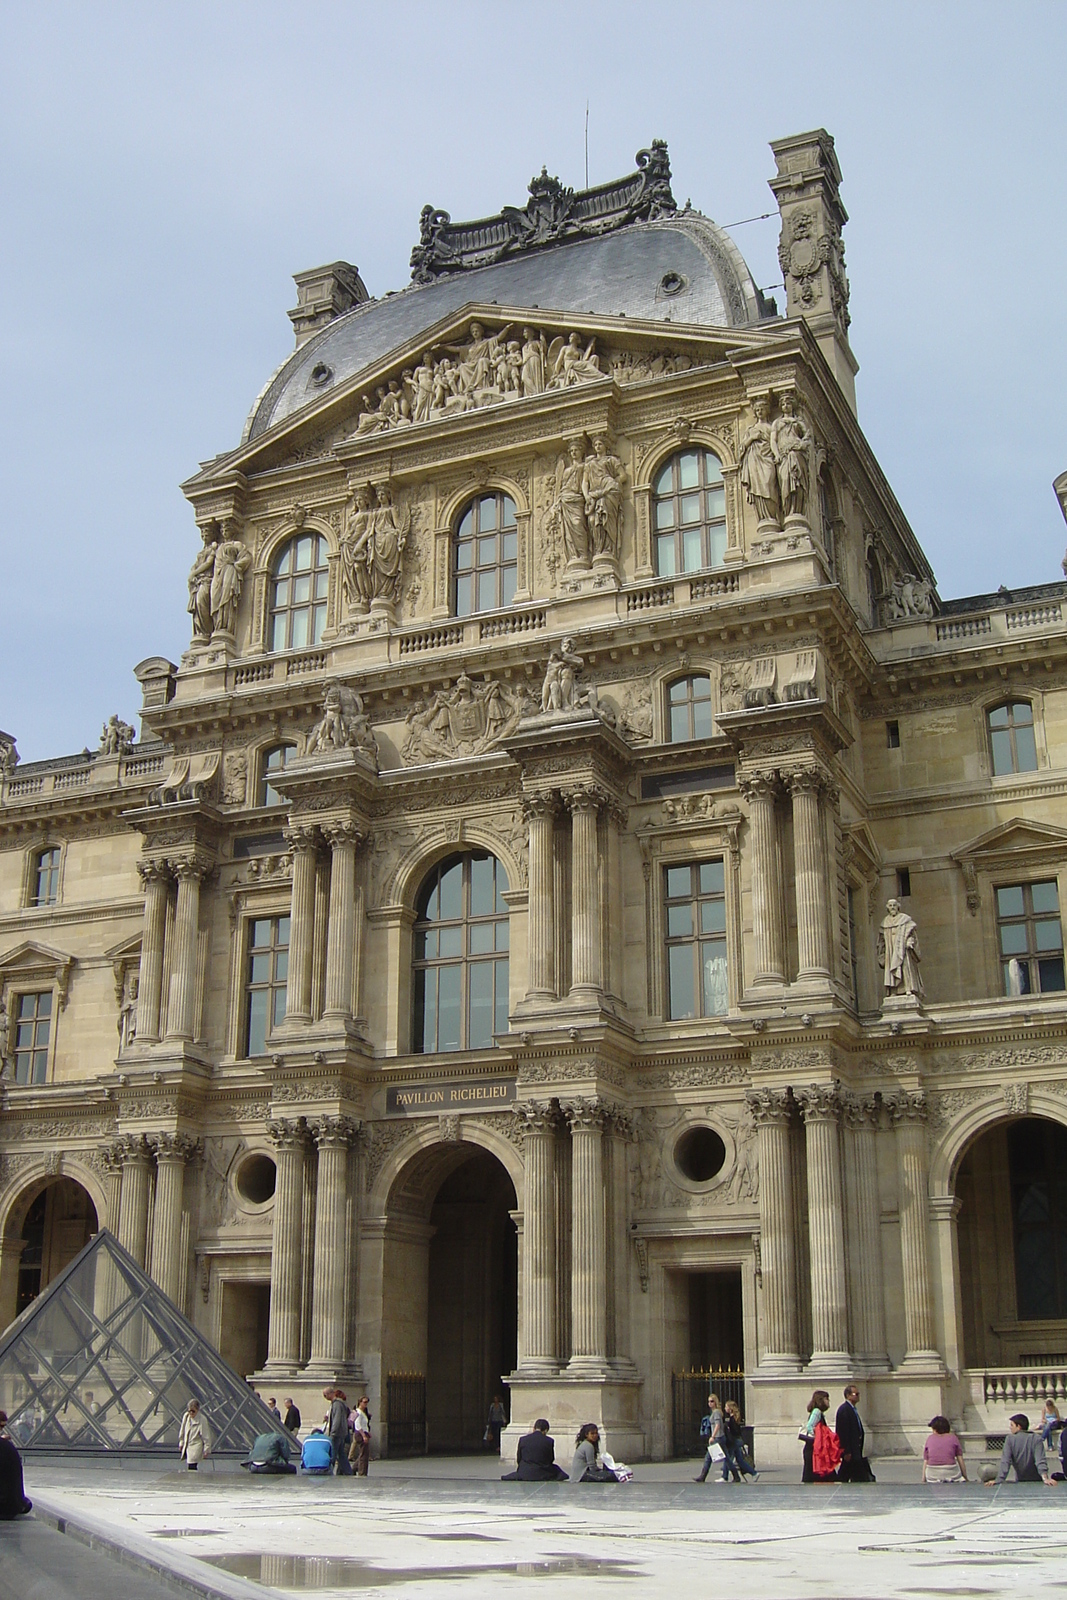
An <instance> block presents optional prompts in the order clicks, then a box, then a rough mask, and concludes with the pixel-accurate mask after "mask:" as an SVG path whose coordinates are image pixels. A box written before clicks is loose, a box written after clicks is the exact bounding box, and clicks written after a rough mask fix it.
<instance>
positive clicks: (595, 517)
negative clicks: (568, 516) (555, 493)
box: [582, 434, 626, 561]
mask: <svg viewBox="0 0 1067 1600" xmlns="http://www.w3.org/2000/svg"><path fill="white" fill-rule="evenodd" d="M625 481H626V469H625V468H624V467H623V464H622V462H621V461H620V460H619V458H618V456H613V455H612V454H611V452H610V451H609V450H608V442H607V440H606V439H605V438H604V436H603V434H597V436H596V438H595V439H594V440H593V454H592V455H591V456H587V457H586V459H585V463H584V471H583V473H582V494H583V496H584V498H585V519H586V526H587V527H588V529H589V539H590V544H591V546H592V554H593V559H594V561H595V560H596V559H597V557H598V556H601V557H607V558H608V559H610V560H614V559H615V558H616V557H617V556H618V554H619V516H620V514H621V511H622V486H623V484H624V482H625Z"/></svg>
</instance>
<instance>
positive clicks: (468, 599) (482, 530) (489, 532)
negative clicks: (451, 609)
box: [453, 493, 519, 617]
mask: <svg viewBox="0 0 1067 1600" xmlns="http://www.w3.org/2000/svg"><path fill="white" fill-rule="evenodd" d="M453 554H454V562H455V568H454V572H453V583H454V588H455V593H454V599H455V608H456V616H457V617H469V616H472V615H473V614H474V613H475V612H476V611H499V610H500V609H501V607H502V606H507V605H510V604H511V602H512V600H513V599H514V597H515V590H516V587H517V585H518V571H519V535H518V530H517V528H516V525H515V502H514V500H512V498H511V496H510V495H507V494H501V493H495V494H483V495H479V496H478V498H477V499H476V500H472V501H471V502H470V504H469V505H468V506H467V509H466V510H465V511H464V513H463V515H462V516H461V517H460V519H459V525H458V527H457V528H456V541H455V546H454V553H453Z"/></svg>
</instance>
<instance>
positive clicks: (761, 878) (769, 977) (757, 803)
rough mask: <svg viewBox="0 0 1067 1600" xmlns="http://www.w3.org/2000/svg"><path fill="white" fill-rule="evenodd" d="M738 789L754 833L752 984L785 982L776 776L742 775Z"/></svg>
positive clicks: (762, 773) (753, 773)
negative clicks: (775, 802) (754, 963)
mask: <svg viewBox="0 0 1067 1600" xmlns="http://www.w3.org/2000/svg"><path fill="white" fill-rule="evenodd" d="M737 786H738V788H739V789H740V791H741V793H742V794H743V795H744V797H745V799H746V800H747V802H748V818H749V824H750V826H751V829H752V933H753V937H754V940H755V945H756V971H755V974H754V976H753V979H752V981H753V983H777V984H781V983H784V982H785V935H784V930H783V926H782V885H781V874H780V871H779V862H778V826H777V823H776V821H775V816H774V801H775V796H776V794H777V792H778V778H777V774H776V773H769V772H751V773H741V774H740V775H739V776H738V779H737Z"/></svg>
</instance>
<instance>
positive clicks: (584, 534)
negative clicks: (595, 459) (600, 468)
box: [545, 439, 589, 568]
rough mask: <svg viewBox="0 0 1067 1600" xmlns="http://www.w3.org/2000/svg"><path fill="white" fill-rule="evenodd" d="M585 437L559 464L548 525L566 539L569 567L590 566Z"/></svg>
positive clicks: (574, 443)
mask: <svg viewBox="0 0 1067 1600" xmlns="http://www.w3.org/2000/svg"><path fill="white" fill-rule="evenodd" d="M584 479H585V440H584V439H572V440H571V441H570V443H569V445H568V446H567V454H566V456H560V458H559V460H558V461H557V463H556V492H555V496H554V498H553V500H552V503H551V504H550V506H549V508H548V511H547V513H546V516H545V527H546V528H547V530H548V532H549V533H550V534H555V535H558V536H559V538H560V539H561V540H562V543H563V549H564V553H565V555H566V558H567V565H568V567H572V568H573V567H588V565H589V524H588V522H587V520H586V515H585V491H584V487H583V484H584Z"/></svg>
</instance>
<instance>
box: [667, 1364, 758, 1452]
mask: <svg viewBox="0 0 1067 1600" xmlns="http://www.w3.org/2000/svg"><path fill="white" fill-rule="evenodd" d="M709 1394H717V1395H718V1397H719V1399H720V1400H721V1401H722V1402H723V1404H724V1405H725V1403H726V1401H727V1400H733V1401H736V1403H737V1408H738V1410H739V1411H740V1413H741V1418H742V1422H743V1421H744V1416H745V1374H744V1372H743V1371H742V1370H741V1368H740V1367H737V1368H727V1370H726V1371H725V1372H672V1373H671V1403H672V1404H671V1409H672V1413H673V1415H672V1422H673V1429H672V1433H671V1449H672V1453H673V1454H674V1455H676V1456H700V1455H703V1454H704V1449H705V1444H706V1441H705V1440H703V1439H702V1438H701V1437H700V1422H701V1418H702V1417H706V1416H707V1414H708V1395H709ZM744 1434H745V1439H746V1441H747V1443H748V1447H749V1451H750V1452H751V1449H752V1430H751V1428H745V1429H744ZM753 1459H754V1458H753Z"/></svg>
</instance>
